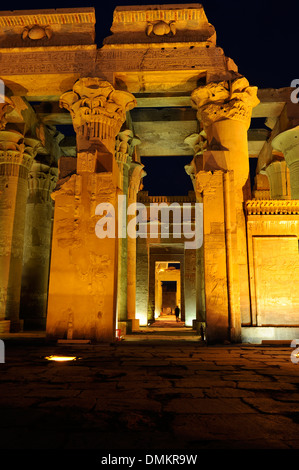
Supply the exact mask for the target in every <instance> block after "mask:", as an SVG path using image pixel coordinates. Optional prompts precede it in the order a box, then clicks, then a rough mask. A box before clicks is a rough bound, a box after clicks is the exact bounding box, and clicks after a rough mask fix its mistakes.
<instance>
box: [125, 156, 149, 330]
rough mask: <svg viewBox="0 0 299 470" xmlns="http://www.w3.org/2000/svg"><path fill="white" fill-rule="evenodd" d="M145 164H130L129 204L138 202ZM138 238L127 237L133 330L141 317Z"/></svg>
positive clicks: (129, 303) (130, 318)
mask: <svg viewBox="0 0 299 470" xmlns="http://www.w3.org/2000/svg"><path fill="white" fill-rule="evenodd" d="M143 168H144V166H143V165H142V164H141V163H139V162H136V161H133V162H132V163H131V165H130V171H129V187H128V205H130V204H135V203H136V202H137V194H138V191H139V190H140V188H141V184H142V178H144V176H145V175H146V172H145V171H144V169H143ZM133 218H134V215H129V216H128V222H129V221H130V220H132V219H133ZM136 245H137V244H136V238H131V237H128V238H127V314H128V320H129V321H130V322H131V328H132V331H136V330H138V327H139V319H138V318H136V313H137V312H136V263H137V260H136V249H137V246H136Z"/></svg>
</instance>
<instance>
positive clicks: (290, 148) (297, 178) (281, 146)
mask: <svg viewBox="0 0 299 470" xmlns="http://www.w3.org/2000/svg"><path fill="white" fill-rule="evenodd" d="M272 147H273V149H275V150H278V151H280V152H282V153H283V155H284V158H285V161H286V164H287V166H288V168H289V170H290V185H291V195H292V199H299V126H297V127H294V128H293V129H288V130H287V131H284V132H282V133H281V134H279V135H277V136H276V137H275V138H274V139H273V140H272Z"/></svg>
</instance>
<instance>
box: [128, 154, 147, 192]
mask: <svg viewBox="0 0 299 470" xmlns="http://www.w3.org/2000/svg"><path fill="white" fill-rule="evenodd" d="M145 176H146V171H145V170H144V165H142V163H138V162H132V163H131V166H130V172H129V188H128V196H129V199H131V200H134V199H135V198H136V197H137V193H138V191H140V189H141V184H142V183H141V181H142V178H144V177H145Z"/></svg>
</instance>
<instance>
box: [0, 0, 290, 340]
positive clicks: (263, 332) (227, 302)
mask: <svg viewBox="0 0 299 470" xmlns="http://www.w3.org/2000/svg"><path fill="white" fill-rule="evenodd" d="M95 22H96V12H95V11H94V9H93V8H80V9H77V8H76V9H57V10H38V11H33V10H32V11H13V12H8V11H5V12H2V13H0V65H1V67H0V78H1V86H2V89H1V94H0V101H1V102H0V119H1V121H0V175H1V176H0V218H1V224H0V248H1V250H0V333H1V332H11V333H13V332H17V331H21V330H25V331H26V330H44V331H46V334H47V336H48V337H49V338H54V339H55V338H56V339H60V338H66V339H91V340H94V341H111V340H113V339H114V338H115V336H116V330H119V329H120V330H121V331H122V333H123V334H124V335H126V334H130V333H132V332H137V331H138V330H139V328H140V327H147V326H148V325H151V324H152V323H153V322H154V321H155V319H157V318H158V317H159V316H160V315H163V314H164V313H169V312H170V313H173V309H174V308H175V307H176V305H178V306H179V308H180V311H181V320H182V321H183V322H184V324H185V325H186V326H187V327H190V328H193V329H194V330H195V331H197V332H198V335H201V336H202V339H206V340H207V342H208V343H222V342H224V341H231V342H260V341H261V340H263V339H293V338H295V337H296V335H297V334H298V332H299V294H298V292H299V256H298V238H299V172H298V171H299V170H298V169H299V111H298V105H296V104H294V103H292V102H291V100H290V96H291V92H292V89H291V88H283V89H257V87H256V86H255V84H249V83H248V80H247V79H246V77H245V76H243V75H242V71H239V70H238V67H237V65H236V64H235V63H234V61H233V59H231V58H229V57H226V56H225V51H223V49H221V47H219V46H218V44H217V41H216V33H215V29H214V27H213V26H212V25H211V24H210V23H209V22H208V19H207V17H206V15H205V12H204V8H203V6H201V5H200V4H182V5H146V6H128V7H117V8H116V9H115V11H114V15H113V22H112V27H111V35H110V36H108V37H107V38H106V39H105V40H104V43H103V45H102V47H99V46H97V45H96V43H95ZM260 118H262V119H263V120H264V123H265V126H264V127H263V128H262V129H260V128H259V127H258V126H257V122H259V120H260ZM166 156H167V157H172V158H175V159H179V158H182V157H188V158H189V161H188V164H187V165H186V164H183V163H182V174H183V172H187V174H188V175H189V177H190V184H191V190H190V191H187V192H186V194H185V195H177V194H176V192H175V187H174V192H173V195H171V196H165V195H164V194H163V193H162V192H161V194H159V195H157V194H154V195H152V194H151V191H150V188H146V190H145V189H144V188H145V186H146V183H145V182H146V178H147V172H148V171H147V168H146V165H144V159H145V158H147V157H150V158H161V165H162V162H163V158H162V157H166ZM182 162H183V159H182ZM184 174H185V173H184ZM144 184H145V186H144ZM143 189H144V190H143Z"/></svg>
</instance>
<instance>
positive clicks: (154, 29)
mask: <svg viewBox="0 0 299 470" xmlns="http://www.w3.org/2000/svg"><path fill="white" fill-rule="evenodd" d="M146 34H147V36H174V35H175V34H176V26H175V21H170V22H169V23H166V22H165V21H157V22H156V23H148V24H147V27H146Z"/></svg>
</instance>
